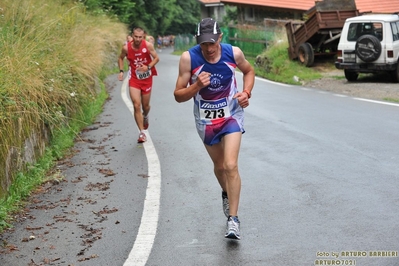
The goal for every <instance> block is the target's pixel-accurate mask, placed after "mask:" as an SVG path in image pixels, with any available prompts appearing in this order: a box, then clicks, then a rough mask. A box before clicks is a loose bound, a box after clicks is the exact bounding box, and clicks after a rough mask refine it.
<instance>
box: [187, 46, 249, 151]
mask: <svg viewBox="0 0 399 266" xmlns="http://www.w3.org/2000/svg"><path fill="white" fill-rule="evenodd" d="M220 47H221V53H222V55H221V58H220V60H219V61H218V62H217V63H209V62H207V61H206V60H205V58H204V57H203V55H202V52H201V48H200V46H199V45H196V46H194V47H192V48H191V49H189V50H188V52H189V53H190V57H191V79H190V84H193V83H195V82H196V80H197V77H198V75H199V74H200V73H201V72H203V71H205V72H209V73H211V84H210V85H209V86H208V87H204V88H202V89H201V90H200V91H199V92H197V94H196V95H195V96H194V117H195V122H196V126H197V131H198V134H199V136H200V137H201V139H202V141H203V142H204V143H205V144H207V145H213V144H216V143H219V142H220V140H221V138H222V137H223V136H224V135H226V134H229V133H233V132H242V133H244V132H245V131H244V127H243V126H244V109H243V108H242V107H241V106H240V105H239V104H238V100H237V99H233V96H234V95H235V94H236V93H237V92H238V90H237V82H236V77H235V68H236V67H237V65H236V62H235V60H234V54H233V47H232V46H231V45H230V44H225V43H221V44H220Z"/></svg>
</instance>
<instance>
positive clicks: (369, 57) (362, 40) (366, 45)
mask: <svg viewBox="0 0 399 266" xmlns="http://www.w3.org/2000/svg"><path fill="white" fill-rule="evenodd" d="M355 51H356V55H357V56H358V57H359V58H360V59H362V60H363V61H364V62H367V63H369V62H373V61H375V60H377V59H378V58H379V57H380V55H381V43H380V41H379V40H378V38H377V37H375V36H373V35H363V36H360V37H359V39H357V41H356V46H355Z"/></svg>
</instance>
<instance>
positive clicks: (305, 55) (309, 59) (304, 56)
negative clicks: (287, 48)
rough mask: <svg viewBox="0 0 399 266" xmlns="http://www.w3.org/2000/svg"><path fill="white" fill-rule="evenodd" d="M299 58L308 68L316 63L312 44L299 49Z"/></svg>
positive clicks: (303, 45) (306, 44)
mask: <svg viewBox="0 0 399 266" xmlns="http://www.w3.org/2000/svg"><path fill="white" fill-rule="evenodd" d="M298 58H299V61H300V62H301V63H302V64H304V65H305V66H307V67H310V66H312V65H313V62H314V52H313V47H312V45H311V44H310V43H308V42H305V43H302V44H301V45H300V46H299V48H298Z"/></svg>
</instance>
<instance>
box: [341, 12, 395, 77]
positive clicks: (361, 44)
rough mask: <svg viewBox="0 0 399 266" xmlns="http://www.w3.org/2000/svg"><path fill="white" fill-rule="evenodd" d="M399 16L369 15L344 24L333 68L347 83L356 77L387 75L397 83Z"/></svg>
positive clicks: (351, 19)
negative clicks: (343, 73) (371, 74)
mask: <svg viewBox="0 0 399 266" xmlns="http://www.w3.org/2000/svg"><path fill="white" fill-rule="evenodd" d="M398 62H399V15H398V14H395V15H388V14H368V15H362V16H357V17H353V18H348V19H346V21H345V24H344V27H343V29H342V32H341V37H340V40H339V44H338V53H337V61H336V62H335V67H336V68H338V69H343V70H344V72H345V77H346V79H347V80H348V81H355V80H356V79H357V77H358V76H359V73H376V72H388V73H390V75H391V77H392V80H393V82H399V65H398Z"/></svg>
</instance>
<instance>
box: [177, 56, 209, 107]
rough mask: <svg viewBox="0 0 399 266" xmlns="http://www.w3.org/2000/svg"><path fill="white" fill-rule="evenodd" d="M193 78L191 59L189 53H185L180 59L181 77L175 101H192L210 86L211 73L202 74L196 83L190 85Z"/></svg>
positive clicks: (178, 81)
mask: <svg viewBox="0 0 399 266" xmlns="http://www.w3.org/2000/svg"><path fill="white" fill-rule="evenodd" d="M190 78H191V58H190V54H189V52H188V51H186V52H184V53H183V54H182V56H181V57H180V62H179V75H178V77H177V81H176V88H175V91H174V96H175V100H176V101H177V102H179V103H181V102H186V101H188V100H190V99H191V98H192V97H194V95H195V94H196V93H197V92H198V91H199V90H201V89H202V88H203V87H206V86H208V85H209V84H210V73H208V72H201V73H200V74H199V75H198V77H197V80H196V82H195V83H193V84H191V85H189V81H190Z"/></svg>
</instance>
